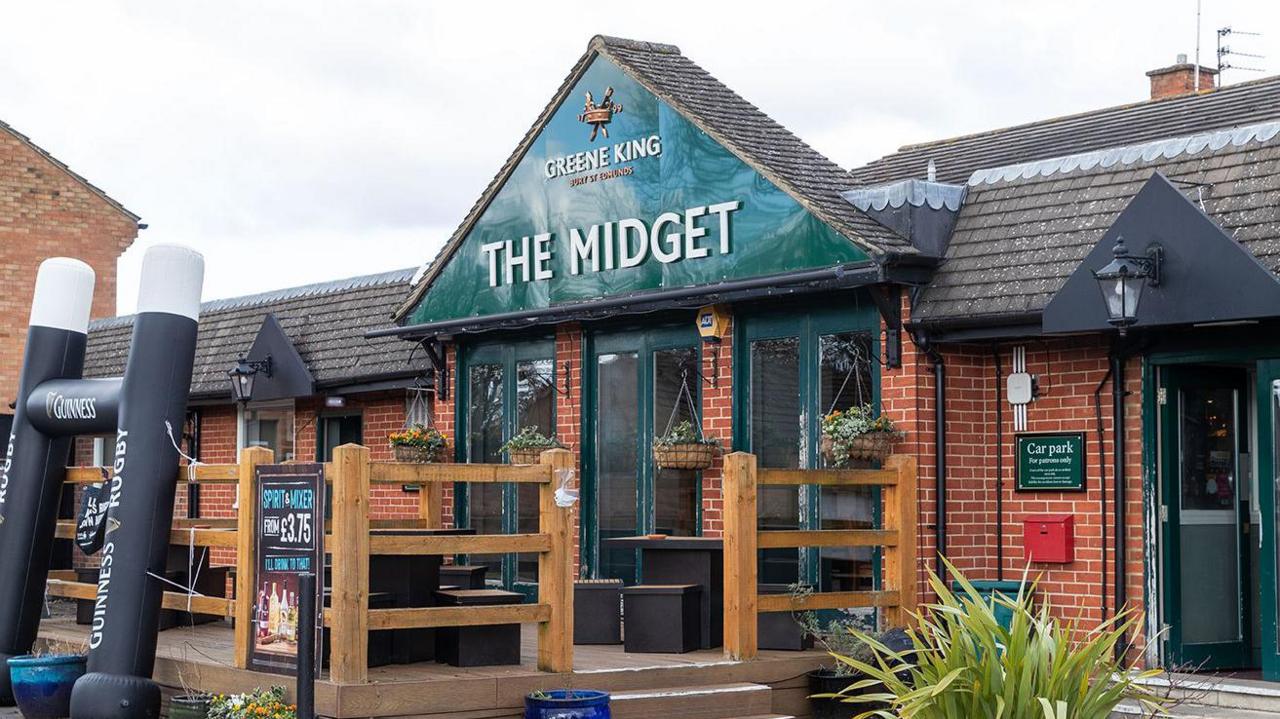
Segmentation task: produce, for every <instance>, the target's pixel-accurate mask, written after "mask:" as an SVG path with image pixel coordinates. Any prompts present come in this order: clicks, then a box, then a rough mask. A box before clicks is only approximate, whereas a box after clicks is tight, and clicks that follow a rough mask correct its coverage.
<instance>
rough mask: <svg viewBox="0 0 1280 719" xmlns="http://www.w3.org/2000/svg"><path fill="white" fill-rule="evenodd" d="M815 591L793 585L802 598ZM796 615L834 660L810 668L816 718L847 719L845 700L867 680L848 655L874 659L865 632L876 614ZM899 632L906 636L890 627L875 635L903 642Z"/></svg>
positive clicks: (794, 594)
mask: <svg viewBox="0 0 1280 719" xmlns="http://www.w3.org/2000/svg"><path fill="white" fill-rule="evenodd" d="M812 593H813V587H811V586H808V585H799V584H793V585H791V596H792V598H793V599H796V600H799V601H803V599H804V597H806V596H808V595H809V594H812ZM794 616H795V619H796V623H797V624H799V625H800V627H801V629H802V630H803V631H804V632H805V633H806V634H808V635H809V636H811V637H813V639H814V641H815V642H817V643H818V645H820V646H821V647H822V649H823V650H824V651H826V652H827V653H828V654H829V655H831V657H832V660H833V661H832V662H831V663H830V664H827V665H824V666H822V667H819V668H818V669H815V670H813V671H811V672H809V707H810V712H811V714H812V716H813V719H848V717H849V714H850V712H849V706H848V705H847V704H844V701H845V699H847V698H848V697H849V696H852V695H854V694H858V693H860V692H861V689H855V688H854V685H856V684H857V683H858V682H861V681H865V680H866V678H867V677H866V675H865V674H864V673H863V672H861V671H859V670H858V669H856V668H854V666H853V665H852V664H851V663H849V662H847V661H845V658H847V657H853V658H856V659H858V660H860V661H863V662H870V661H873V660H874V658H875V655H874V653H873V650H872V647H871V645H869V644H868V643H867V642H866V640H865V637H867V636H870V635H869V634H867V633H865V632H866V630H867V628H868V626H869V625H870V623H871V622H873V621H874V619H873V617H870V616H868V617H865V618H864V617H858V616H854V615H842V616H837V617H829V616H826V615H823V614H820V613H818V612H815V611H812V610H809V611H803V612H797V613H795V615H794ZM898 635H901V637H902V638H903V639H905V637H906V635H905V633H903V632H902V630H901V629H891V630H889V631H887V632H884V633H883V634H881V635H876V636H878V637H880V638H881V640H882V641H885V642H887V643H895V644H896V645H898V646H903V645H902V641H901V640H898V641H895V637H897V636H898ZM904 648H905V647H904Z"/></svg>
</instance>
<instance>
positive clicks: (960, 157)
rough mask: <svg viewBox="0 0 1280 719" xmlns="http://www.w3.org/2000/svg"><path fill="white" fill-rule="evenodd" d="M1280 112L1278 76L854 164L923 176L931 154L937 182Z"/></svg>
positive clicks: (880, 176) (872, 177)
mask: <svg viewBox="0 0 1280 719" xmlns="http://www.w3.org/2000/svg"><path fill="white" fill-rule="evenodd" d="M1277 117H1280V76H1277V77H1269V78H1264V79H1261V80H1255V81H1252V82H1242V83H1238V84H1235V85H1228V86H1226V87H1223V88H1221V89H1218V90H1214V91H1213V92H1206V93H1201V94H1199V95H1183V96H1180V97H1172V98H1165V99H1161V100H1148V101H1144V102H1138V103H1132V104H1128V105H1119V106H1116V107H1109V108H1105V109H1102V110H1093V111H1090V112H1085V113H1080V114H1077V115H1068V116H1066V117H1058V118H1053V119H1050V120H1042V121H1039V122H1033V123H1029V124H1026V125H1018V126H1016V127H1007V128H1003V129H999V130H991V131H989V132H982V133H977V134H973V135H965V136H962V137H954V138H950V139H946V140H938V141H936V142H926V143H921V144H916V145H907V146H906V147H903V148H901V149H900V150H898V152H895V153H893V154H891V155H888V156H886V157H883V158H880V159H879V160H875V161H874V162H871V163H868V164H867V165H865V166H863V167H859V168H857V169H855V170H853V171H852V172H851V173H850V174H851V176H852V177H853V179H854V180H855V181H856V182H857V183H858V184H880V183H885V182H891V181H895V180H903V179H907V178H912V177H914V178H921V179H923V178H924V176H925V171H926V167H927V166H928V164H929V161H930V160H933V161H934V163H935V165H936V167H937V179H938V180H939V181H941V182H957V183H958V182H964V181H966V180H967V179H968V178H969V176H970V175H971V174H972V173H973V172H974V171H976V170H979V169H982V168H989V167H999V166H1003V165H1010V164H1015V163H1022V162H1028V161H1031V160H1038V159H1041V158H1045V157H1059V156H1063V155H1072V154H1076V153H1080V152H1088V151H1091V150H1100V149H1104V148H1108V147H1117V146H1121V145H1132V144H1137V143H1142V142H1147V141H1151V140H1157V139H1160V138H1165V137H1175V136H1179V135H1190V134H1194V133H1198V132H1203V131H1205V130H1215V129H1220V128H1226V127H1237V126H1241V125H1251V124H1255V123H1258V122H1263V121H1266V120H1272V119H1276V118H1277Z"/></svg>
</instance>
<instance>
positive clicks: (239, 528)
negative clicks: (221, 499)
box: [235, 447, 275, 669]
mask: <svg viewBox="0 0 1280 719" xmlns="http://www.w3.org/2000/svg"><path fill="white" fill-rule="evenodd" d="M274 458H275V455H274V453H273V452H272V451H271V450H269V449H267V448H266V447H248V448H246V449H242V450H240V477H239V484H238V485H237V486H238V491H239V495H240V496H239V500H238V502H237V510H236V598H235V603H236V608H235V612H236V631H235V645H236V652H235V664H236V668H238V669H248V668H249V655H250V654H251V653H252V652H253V631H254V629H255V628H257V622H256V621H254V619H255V617H254V616H253V605H254V604H256V603H257V597H258V588H257V587H255V586H254V584H255V583H256V582H255V579H256V577H255V576H254V567H255V563H256V561H257V556H256V554H257V547H256V546H255V545H254V532H255V530H256V528H257V526H256V525H257V523H258V504H257V502H256V501H254V488H255V482H254V481H253V479H254V477H253V468H254V467H256V466H258V465H259V464H271V460H272V459H274Z"/></svg>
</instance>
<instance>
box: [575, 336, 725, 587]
mask: <svg viewBox="0 0 1280 719" xmlns="http://www.w3.org/2000/svg"><path fill="white" fill-rule="evenodd" d="M699 345H700V340H699V339H698V334H697V331H696V330H695V328H694V323H693V319H692V317H690V318H689V321H688V322H684V323H681V324H680V325H675V326H670V327H656V328H642V329H633V330H626V331H617V332H592V333H589V334H588V336H587V352H586V358H585V359H586V362H585V365H586V366H585V375H584V377H583V387H584V388H585V389H586V390H587V396H586V398H585V400H584V409H585V411H586V413H587V418H586V422H585V424H584V433H583V454H582V457H583V488H584V490H585V493H584V497H583V515H582V524H583V543H582V546H583V561H584V564H585V566H586V567H588V569H589V571H590V573H591V575H592V576H595V577H602V578H603V577H608V578H616V579H622V580H623V581H624V582H627V583H628V584H630V583H634V582H636V581H637V580H638V577H639V572H640V565H639V556H637V555H638V553H637V552H636V551H635V550H625V549H616V548H610V547H608V546H607V545H606V544H604V543H603V540H607V539H609V538H613V537H628V536H635V535H639V534H655V533H656V534H666V535H670V536H693V535H698V534H701V531H702V527H701V524H702V517H701V487H702V477H701V473H700V472H697V471H694V470H677V469H658V468H657V467H655V466H654V462H653V451H652V446H653V440H654V438H655V437H659V436H661V435H663V434H664V433H666V431H667V430H668V428H669V427H672V426H674V425H676V424H679V423H680V422H685V421H688V422H692V423H694V424H695V425H696V424H698V422H699V421H700V417H697V416H695V413H694V410H695V408H696V411H697V412H699V413H700V412H701V396H702V394H701V390H702V387H701V385H702V383H703V379H702V374H701V366H700V364H701V356H702V355H701V347H700V346H699Z"/></svg>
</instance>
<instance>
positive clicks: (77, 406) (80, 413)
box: [44, 392, 98, 419]
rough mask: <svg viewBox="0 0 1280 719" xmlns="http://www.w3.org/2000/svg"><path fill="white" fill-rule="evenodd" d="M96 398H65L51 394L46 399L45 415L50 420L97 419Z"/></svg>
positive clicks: (54, 393) (55, 393)
mask: <svg viewBox="0 0 1280 719" xmlns="http://www.w3.org/2000/svg"><path fill="white" fill-rule="evenodd" d="M97 401H98V400H97V398H96V397H64V396H62V395H60V394H58V393H57V392H49V393H47V394H46V395H45V397H44V413H45V414H46V415H48V416H49V419H97V417H98V408H97V407H96V406H95V403H96V402H97Z"/></svg>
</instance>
